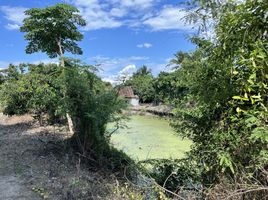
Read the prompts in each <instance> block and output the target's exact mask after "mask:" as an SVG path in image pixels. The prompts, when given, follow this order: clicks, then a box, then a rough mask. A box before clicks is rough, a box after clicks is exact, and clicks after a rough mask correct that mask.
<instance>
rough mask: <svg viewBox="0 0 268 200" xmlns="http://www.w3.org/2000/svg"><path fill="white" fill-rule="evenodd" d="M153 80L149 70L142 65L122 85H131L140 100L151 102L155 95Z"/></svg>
mask: <svg viewBox="0 0 268 200" xmlns="http://www.w3.org/2000/svg"><path fill="white" fill-rule="evenodd" d="M153 80H154V78H153V75H152V73H151V70H149V69H148V68H147V67H146V66H142V67H141V68H140V69H139V70H138V71H137V72H136V73H134V74H133V76H132V77H131V79H130V80H127V81H126V82H125V83H124V85H127V86H131V87H132V88H133V90H134V93H135V94H136V95H138V96H139V98H140V101H141V102H143V103H144V102H152V101H153V100H154V97H155V91H154V87H153Z"/></svg>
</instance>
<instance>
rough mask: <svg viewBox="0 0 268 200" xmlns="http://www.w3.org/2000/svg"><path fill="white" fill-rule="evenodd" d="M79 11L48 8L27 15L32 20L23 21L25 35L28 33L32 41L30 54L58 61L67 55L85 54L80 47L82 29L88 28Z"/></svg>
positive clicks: (28, 48)
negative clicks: (66, 53)
mask: <svg viewBox="0 0 268 200" xmlns="http://www.w3.org/2000/svg"><path fill="white" fill-rule="evenodd" d="M78 12H79V10H78V9H77V8H75V7H73V6H70V5H68V4H56V5H55V6H51V7H47V8H33V9H29V10H26V11H25V14H26V15H27V16H28V17H27V18H25V19H24V21H23V26H22V27H21V29H20V31H21V32H26V35H25V39H26V40H28V41H29V44H28V45H27V47H26V53H28V54H32V53H35V52H39V51H41V52H45V53H47V54H48V56H49V57H50V58H55V57H57V56H58V55H62V54H64V52H70V53H72V54H82V50H81V48H80V47H78V45H77V44H76V41H81V40H82V39H83V35H82V34H81V33H80V32H79V31H78V28H77V25H78V26H85V25H86V22H85V20H84V19H83V18H82V17H81V16H80V15H79V14H78Z"/></svg>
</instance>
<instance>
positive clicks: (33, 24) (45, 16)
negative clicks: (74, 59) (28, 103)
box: [20, 4, 86, 133]
mask: <svg viewBox="0 0 268 200" xmlns="http://www.w3.org/2000/svg"><path fill="white" fill-rule="evenodd" d="M78 12H79V10H78V9H77V8H75V7H73V6H70V5H68V4H56V5H55V6H51V7H47V8H33V9H30V10H26V11H25V14H26V15H27V16H28V17H27V18H25V19H24V21H23V26H22V27H21V29H20V30H21V32H26V35H25V39H26V40H28V41H29V43H28V45H27V47H26V53H29V54H31V53H35V52H39V51H41V52H45V53H46V54H47V55H48V56H49V57H50V58H55V57H57V56H59V57H60V60H61V66H62V67H65V63H64V53H65V52H70V53H72V54H82V50H81V48H80V47H78V45H77V44H76V43H75V42H76V41H81V40H82V39H83V35H82V34H81V33H80V32H79V31H78V30H77V25H78V26H85V25H86V22H85V20H84V19H83V18H82V17H81V16H80V15H79V14H77V13H78ZM66 109H67V115H66V116H67V119H68V124H69V129H70V132H71V133H74V132H75V130H73V126H74V125H73V121H72V118H71V116H70V115H69V112H68V108H66Z"/></svg>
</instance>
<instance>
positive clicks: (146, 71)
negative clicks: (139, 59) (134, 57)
mask: <svg viewBox="0 0 268 200" xmlns="http://www.w3.org/2000/svg"><path fill="white" fill-rule="evenodd" d="M151 74H152V70H151V69H149V68H148V67H147V66H146V65H143V66H142V67H141V68H139V69H138V70H137V71H136V72H135V73H134V74H133V77H135V76H145V75H151Z"/></svg>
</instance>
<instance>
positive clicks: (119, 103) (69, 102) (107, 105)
mask: <svg viewBox="0 0 268 200" xmlns="http://www.w3.org/2000/svg"><path fill="white" fill-rule="evenodd" d="M62 80H64V82H65V90H66V91H65V95H66V96H65V102H66V109H68V111H69V112H70V114H71V116H72V119H73V122H74V127H75V130H76V133H75V136H74V139H75V140H76V142H77V143H78V147H79V148H80V149H79V150H80V151H81V152H83V153H86V152H87V151H89V150H90V151H93V152H94V151H95V152H96V153H99V154H101V153H102V152H103V151H104V150H105V148H109V147H108V146H109V144H108V139H109V135H107V134H108V133H107V132H106V124H107V123H108V122H114V121H115V122H117V121H118V120H120V119H121V117H120V113H121V109H122V108H124V106H125V102H124V101H123V100H122V99H120V98H119V97H118V95H117V92H116V91H115V90H113V89H110V88H109V87H108V88H107V87H106V85H105V83H104V82H102V81H101V79H100V78H99V77H97V76H96V75H95V74H94V73H93V72H92V67H91V66H87V65H84V64H81V63H80V62H77V61H76V60H66V68H65V69H64V77H63V79H62Z"/></svg>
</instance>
